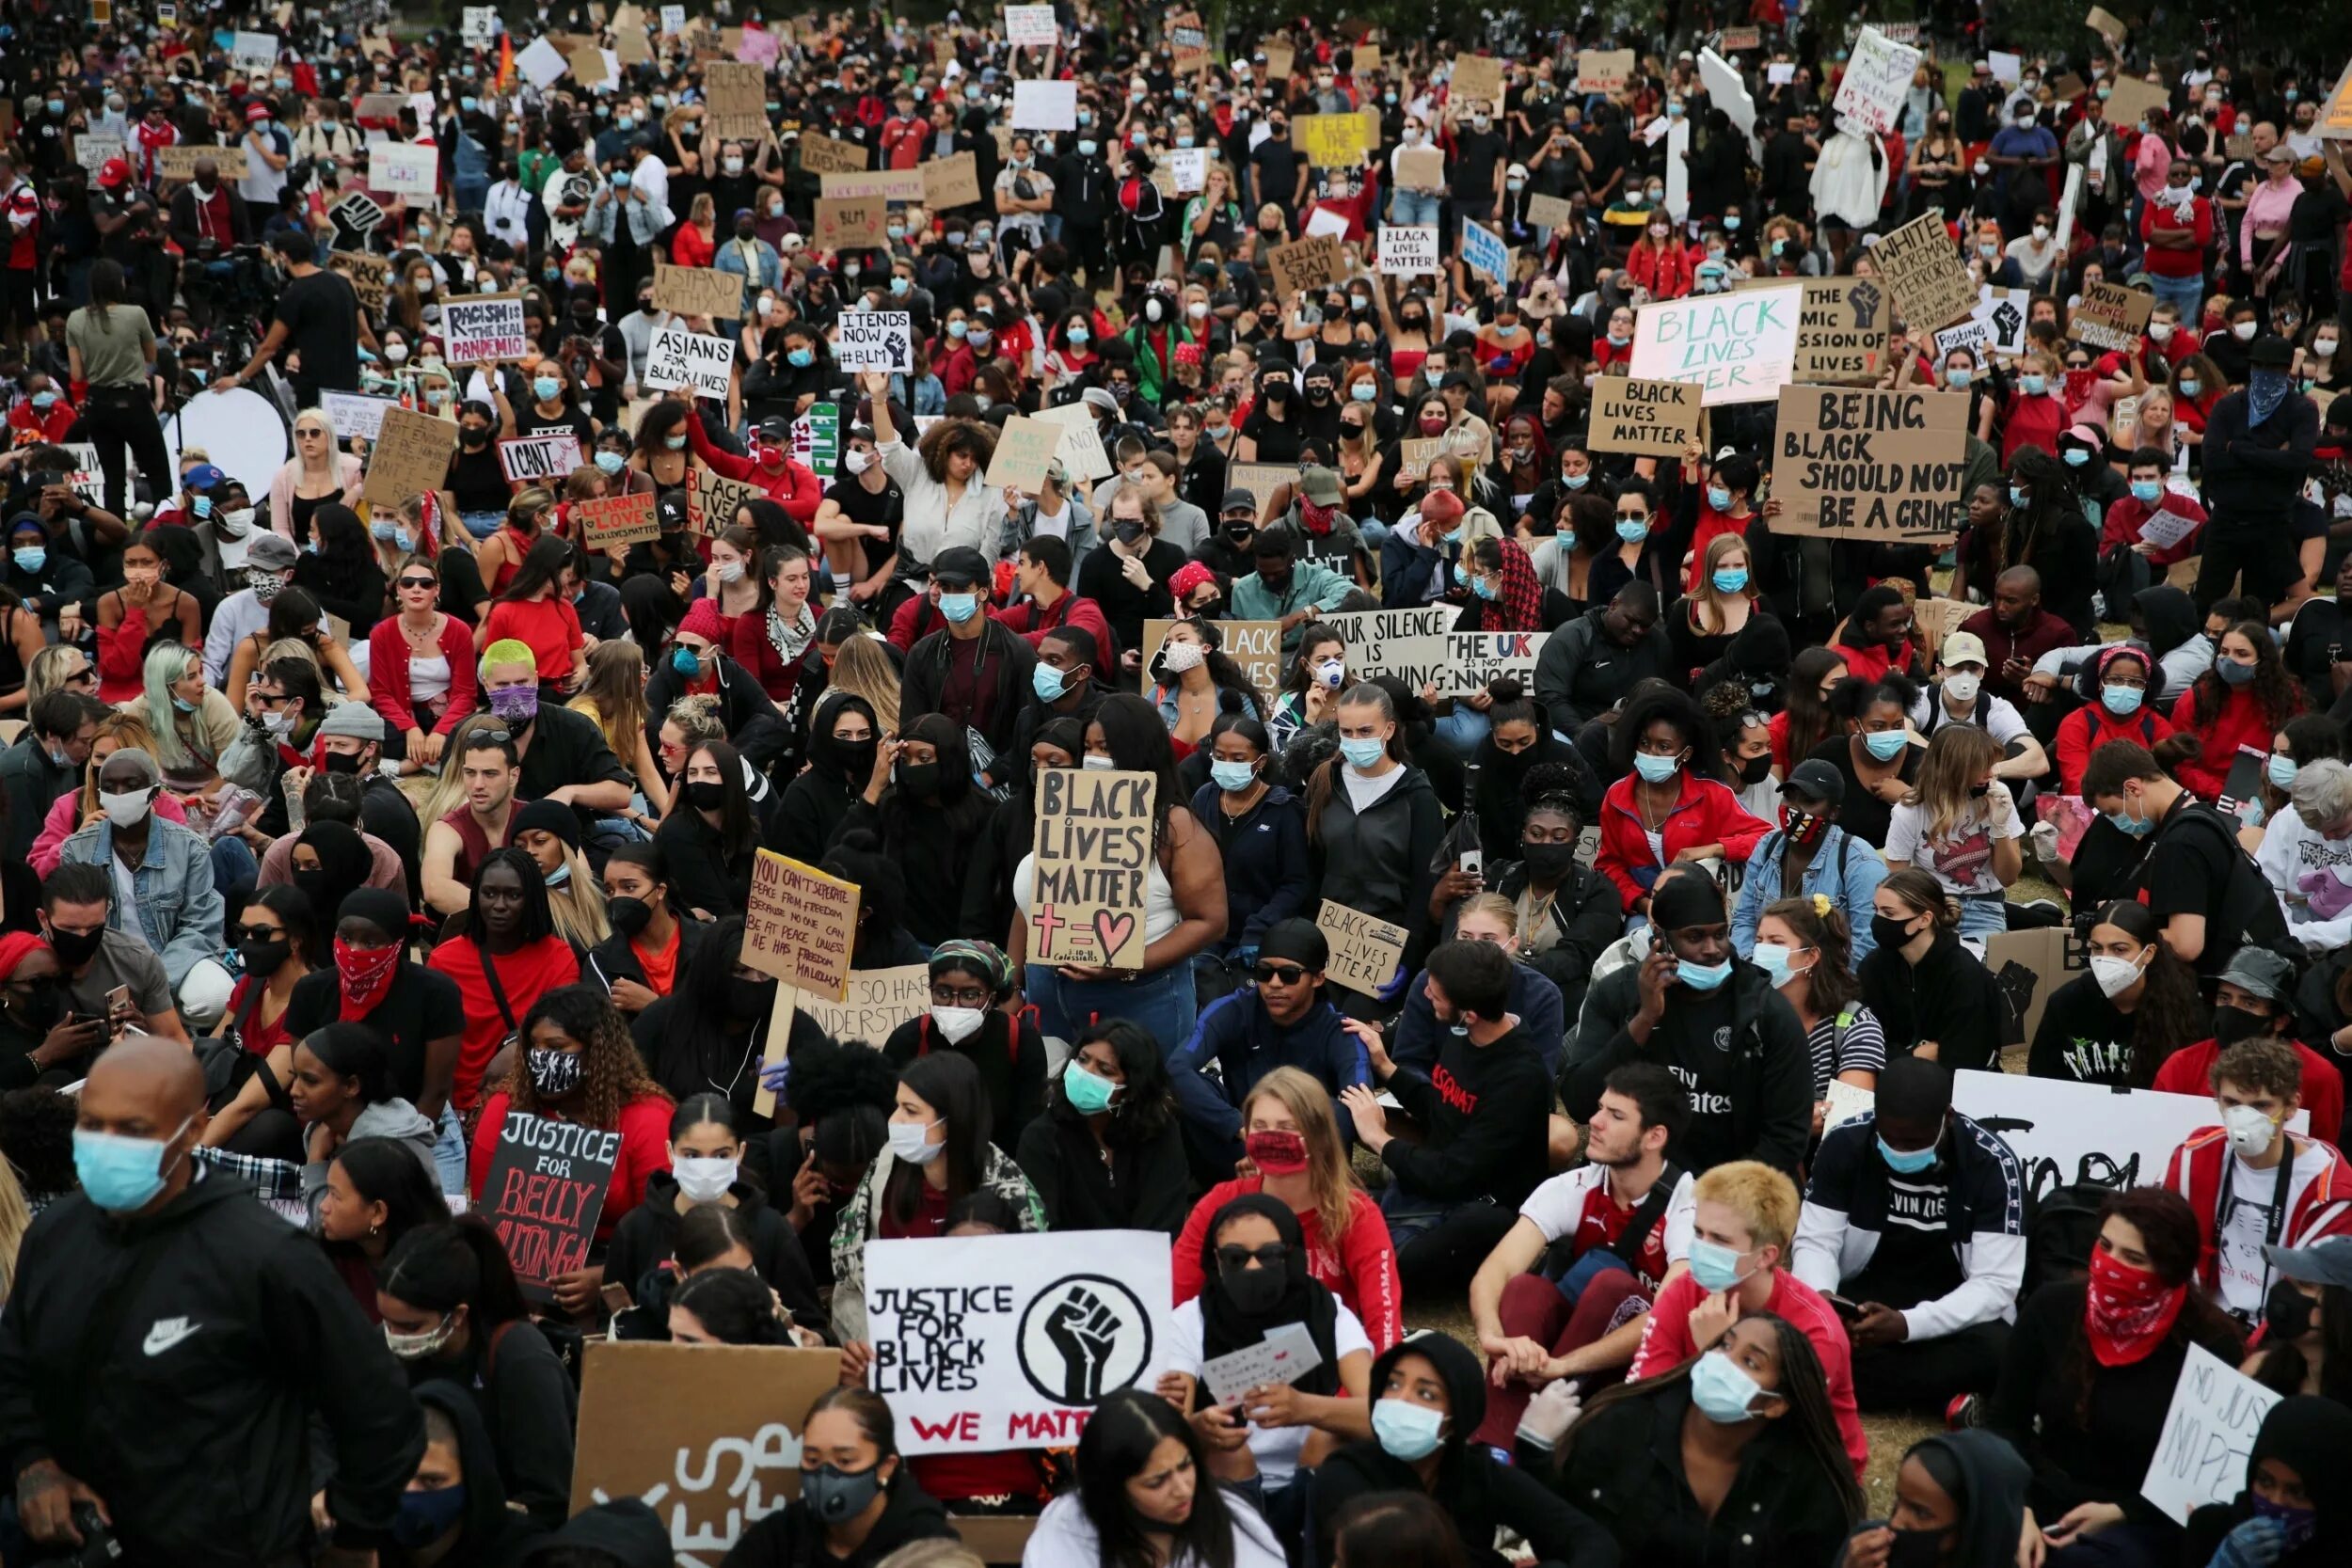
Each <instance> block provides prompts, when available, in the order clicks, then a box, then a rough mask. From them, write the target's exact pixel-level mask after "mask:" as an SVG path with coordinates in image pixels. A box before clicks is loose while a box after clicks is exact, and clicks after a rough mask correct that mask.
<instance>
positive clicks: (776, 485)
mask: <svg viewBox="0 0 2352 1568" xmlns="http://www.w3.org/2000/svg"><path fill="white" fill-rule="evenodd" d="M686 438H687V439H688V440H689V441H691V442H692V443H693V446H694V455H695V456H696V457H698V458H700V459H702V463H703V467H707V468H708V469H709V470H710V471H711V472H712V473H714V474H717V475H718V476H719V477H720V478H721V479H732V480H735V481H736V482H738V483H742V484H748V485H750V486H751V487H752V488H754V489H755V490H757V491H759V492H760V493H762V494H763V495H765V496H766V497H767V498H768V499H770V500H772V501H775V502H776V503H778V504H779V505H781V506H782V507H783V508H784V509H785V510H786V511H787V512H788V513H790V514H791V515H792V520H793V521H794V522H796V523H798V524H800V525H801V526H802V527H803V528H806V527H808V526H809V525H810V524H811V523H814V522H815V521H816V520H817V508H818V506H819V505H821V504H822V503H823V501H824V499H825V482H824V481H823V480H821V479H818V477H817V474H816V471H815V470H814V469H812V468H809V467H805V466H804V465H803V464H800V463H797V462H795V461H793V459H791V458H789V457H787V458H786V459H785V460H784V467H781V468H763V467H760V466H759V465H758V464H756V463H755V462H753V461H752V460H751V459H750V458H748V457H738V456H736V455H735V453H733V452H731V451H720V450H719V449H718V448H717V447H714V446H712V445H711V444H710V437H709V436H707V435H705V434H704V433H703V417H702V410H701V409H699V408H698V409H696V410H695V411H694V416H693V418H691V419H690V420H687V421H686ZM729 520H730V521H732V519H729ZM769 543H771V544H773V543H775V541H774V540H770V541H769Z"/></svg>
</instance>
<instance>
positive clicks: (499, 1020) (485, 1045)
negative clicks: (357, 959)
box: [425, 936, 669, 1137]
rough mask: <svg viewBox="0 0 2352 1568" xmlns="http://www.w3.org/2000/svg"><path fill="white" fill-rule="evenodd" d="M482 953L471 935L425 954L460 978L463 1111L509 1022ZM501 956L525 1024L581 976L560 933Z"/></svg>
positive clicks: (503, 979)
mask: <svg viewBox="0 0 2352 1568" xmlns="http://www.w3.org/2000/svg"><path fill="white" fill-rule="evenodd" d="M483 953H484V950H483V949H482V948H479V947H476V946H475V945H474V944H473V942H472V940H471V939H470V938H467V937H462V936H457V937H452V938H450V939H449V940H448V941H447V942H443V943H441V945H439V946H438V947H436V948H435V949H434V950H433V956H432V957H431V958H427V959H426V960H425V967H427V968H428V969H436V970H438V971H440V972H441V973H442V974H446V975H448V976H449V977H450V978H451V979H453V980H454V981H456V982H457V992H458V995H459V996H460V997H462V998H463V999H464V1001H465V1005H466V1032H465V1033H464V1034H463V1035H461V1036H460V1037H458V1042H457V1072H456V1081H455V1083H454V1085H453V1086H452V1088H451V1090H450V1099H451V1100H452V1101H453V1102H454V1103H455V1104H456V1106H457V1108H458V1109H459V1110H461V1111H470V1110H472V1109H473V1107H474V1103H475V1101H478V1100H480V1099H481V1098H482V1077H483V1074H484V1073H485V1072H487V1071H488V1070H489V1068H490V1058H491V1057H493V1056H495V1055H497V1054H498V1052H499V1047H500V1046H501V1044H503V1043H504V1042H505V1039H506V1037H507V1034H508V1033H509V1027H510V1026H509V1025H508V1023H507V1022H506V1016H507V1015H506V1013H502V1012H501V1011H500V1010H499V1005H498V998H497V997H496V996H494V995H493V994H492V993H491V990H490V982H489V981H488V979H487V978H485V975H484V974H483V969H482V960H483ZM497 962H498V967H499V984H500V985H501V987H502V988H503V989H504V990H505V992H506V1006H507V1008H508V1010H509V1011H511V1012H512V1013H513V1015H514V1019H515V1022H514V1024H513V1026H512V1027H514V1028H520V1027H521V1026H522V1021H523V1015H524V1014H525V1013H527V1012H529V1011H530V1010H531V1005H532V1003H534V1002H536V1001H538V1000H539V998H540V997H542V996H544V995H546V994H547V993H548V991H551V990H555V989H556V987H558V986H568V985H573V984H576V983H577V982H578V981H579V979H580V960H579V959H578V958H574V957H573V956H572V945H571V943H570V942H565V941H564V939H563V938H562V937H555V936H548V937H542V938H540V939H539V940H538V941H537V942H531V943H528V944H526V945H525V946H522V947H519V948H516V950H515V951H514V952H512V953H509V954H507V955H505V956H504V957H503V958H499V959H498V960H497ZM668 1133H669V1129H668V1128H667V1127H666V1126H665V1127H664V1128H663V1129H662V1134H663V1136H664V1137H667V1136H668Z"/></svg>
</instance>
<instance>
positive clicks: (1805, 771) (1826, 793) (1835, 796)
mask: <svg viewBox="0 0 2352 1568" xmlns="http://www.w3.org/2000/svg"><path fill="white" fill-rule="evenodd" d="M1780 792H1781V793H1782V794H1783V795H1802V796H1804V798H1805V799H1806V800H1819V801H1820V802H1821V804H1823V805H1825V806H1841V805H1844V804H1845V803H1846V776H1845V775H1844V774H1843V773H1840V772H1839V771H1837V769H1836V768H1834V767H1832V766H1831V765H1830V764H1828V763H1826V762H1822V761H1820V759H1818V758H1815V759H1811V760H1808V761H1805V762H1801V763H1799V764H1797V766H1796V767H1794V768H1790V769H1789V770H1788V777H1787V778H1786V779H1783V780H1782V781H1781V783H1780Z"/></svg>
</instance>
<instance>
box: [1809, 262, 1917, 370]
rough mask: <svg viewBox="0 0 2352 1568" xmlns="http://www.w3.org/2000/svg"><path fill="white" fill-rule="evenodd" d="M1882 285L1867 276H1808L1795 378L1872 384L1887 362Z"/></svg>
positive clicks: (1887, 309)
mask: <svg viewBox="0 0 2352 1568" xmlns="http://www.w3.org/2000/svg"><path fill="white" fill-rule="evenodd" d="M1893 314H1894V311H1893V310H1892V309H1891V308H1890V302H1889V301H1888V299H1887V297H1886V291H1885V290H1883V289H1882V288H1880V287H1879V285H1878V283H1877V281H1876V280H1875V279H1872V278H1867V277H1823V278H1818V279H1807V280H1806V282H1805V285H1804V306H1803V307H1802V308H1801V313H1800V314H1799V316H1798V318H1797V362H1796V370H1795V375H1794V379H1795V380H1797V381H1799V382H1801V383H1807V382H1809V383H1811V384H1812V385H1814V386H1819V387H1834V386H1838V385H1841V384H1854V385H1861V386H1869V385H1874V384H1875V383H1876V382H1877V381H1878V378H1879V372H1880V371H1881V370H1883V369H1884V368H1885V364H1886V336H1887V334H1886V324H1887V320H1888V318H1889V317H1891V316H1892V315H1893Z"/></svg>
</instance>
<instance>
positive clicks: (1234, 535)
mask: <svg viewBox="0 0 2352 1568" xmlns="http://www.w3.org/2000/svg"><path fill="white" fill-rule="evenodd" d="M1257 531H1258V525H1257V524H1255V523H1253V522H1250V521H1249V520H1248V518H1244V519H1243V520H1242V521H1240V522H1238V523H1227V524H1226V525H1225V537H1226V538H1228V539H1231V540H1232V542H1233V543H1234V544H1236V545H1243V544H1247V543H1248V541H1249V536H1250V535H1251V534H1253V533H1255V532H1257Z"/></svg>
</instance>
